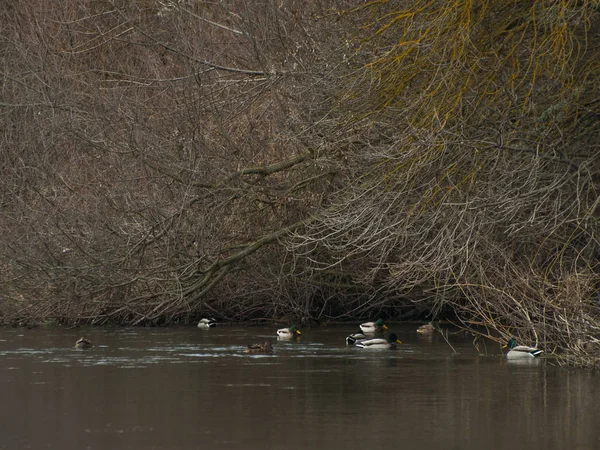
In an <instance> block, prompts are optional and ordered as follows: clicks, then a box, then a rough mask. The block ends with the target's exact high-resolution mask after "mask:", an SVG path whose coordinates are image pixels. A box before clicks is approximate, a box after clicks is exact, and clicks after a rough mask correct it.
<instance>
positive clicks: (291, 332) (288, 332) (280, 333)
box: [277, 325, 302, 339]
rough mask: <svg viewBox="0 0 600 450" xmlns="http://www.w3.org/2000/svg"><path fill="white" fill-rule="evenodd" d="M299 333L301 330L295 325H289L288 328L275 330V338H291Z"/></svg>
mask: <svg viewBox="0 0 600 450" xmlns="http://www.w3.org/2000/svg"><path fill="white" fill-rule="evenodd" d="M301 334H302V332H301V331H300V330H299V329H298V328H296V325H291V326H290V327H289V328H280V329H279V330H277V339H291V338H293V337H296V336H299V335H301Z"/></svg>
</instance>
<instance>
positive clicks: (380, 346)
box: [356, 333, 402, 350]
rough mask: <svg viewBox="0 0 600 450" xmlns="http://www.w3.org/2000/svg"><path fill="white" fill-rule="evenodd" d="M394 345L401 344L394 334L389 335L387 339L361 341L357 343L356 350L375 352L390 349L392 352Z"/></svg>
mask: <svg viewBox="0 0 600 450" xmlns="http://www.w3.org/2000/svg"><path fill="white" fill-rule="evenodd" d="M396 344H402V342H400V339H398V336H396V335H395V334H394V333H390V335H389V336H388V337H387V339H383V338H375V339H365V340H363V341H358V342H357V343H356V346H357V347H358V348H367V349H376V350H385V349H390V350H393V349H395V348H396Z"/></svg>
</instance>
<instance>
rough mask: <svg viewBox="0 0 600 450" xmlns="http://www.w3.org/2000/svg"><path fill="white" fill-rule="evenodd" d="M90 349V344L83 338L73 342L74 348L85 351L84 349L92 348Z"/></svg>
mask: <svg viewBox="0 0 600 450" xmlns="http://www.w3.org/2000/svg"><path fill="white" fill-rule="evenodd" d="M92 347H93V345H92V343H91V342H90V341H89V340H88V339H85V338H83V337H80V338H79V340H78V341H77V342H75V348H78V349H81V350H85V349H88V348H92Z"/></svg>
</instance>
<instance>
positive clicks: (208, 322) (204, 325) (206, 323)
mask: <svg viewBox="0 0 600 450" xmlns="http://www.w3.org/2000/svg"><path fill="white" fill-rule="evenodd" d="M216 326H217V321H216V320H215V319H213V318H210V319H206V318H204V319H201V320H200V322H198V328H201V329H203V330H208V329H210V328H214V327H216Z"/></svg>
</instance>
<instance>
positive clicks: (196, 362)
mask: <svg viewBox="0 0 600 450" xmlns="http://www.w3.org/2000/svg"><path fill="white" fill-rule="evenodd" d="M275 330H276V327H249V328H243V327H237V326H235V327H234V326H221V327H218V328H215V329H211V330H210V331H201V330H198V329H197V328H196V327H186V328H168V329H87V330H83V331H82V330H63V329H33V330H23V329H0V362H1V364H0V392H2V400H3V401H2V406H0V435H1V436H2V438H1V439H0V449H11V450H12V449H20V448H32V449H37V448H49V449H61V450H70V449H109V448H110V449H122V448H123V449H134V450H138V449H144V450H145V449H199V448H202V449H232V448H245V449H297V448H311V449H348V450H349V449H352V448H358V447H359V446H363V445H366V446H371V445H372V446H378V447H380V446H382V447H391V448H400V447H401V448H404V447H406V448H410V447H418V448H419V449H423V450H426V449H457V450H462V449H481V448H483V447H484V446H485V447H489V448H491V449H504V448H506V449H521V448H522V449H525V448H526V449H528V450H532V449H544V450H549V449H550V450H551V449H597V448H600V431H598V427H597V425H596V423H597V418H598V417H599V416H600V414H599V413H600V406H599V402H598V401H597V399H598V395H599V394H600V381H599V378H598V376H597V375H595V374H593V373H591V372H587V371H567V370H562V369H559V368H556V367H553V366H551V365H549V364H547V363H546V362H545V361H543V360H532V361H510V362H509V361H506V359H505V358H503V357H502V355H501V352H500V349H499V348H495V347H494V348H493V351H494V352H496V353H495V354H490V355H479V354H477V352H476V350H475V349H474V348H473V346H472V345H471V344H470V342H468V341H466V340H463V341H461V340H460V339H459V338H458V337H456V336H454V337H451V338H450V343H451V344H452V347H450V346H449V345H448V344H447V343H446V342H445V341H444V340H443V339H441V337H440V336H439V335H434V336H427V335H426V336H423V335H420V334H417V333H416V331H415V327H414V326H408V325H402V326H399V325H396V326H394V327H393V330H394V332H395V333H396V334H398V336H399V338H400V340H401V341H402V342H403V344H401V345H400V346H399V348H398V349H397V350H395V351H389V350H380V351H377V350H373V351H368V350H361V349H358V348H355V347H347V346H346V345H345V337H346V336H347V335H348V334H349V333H350V332H352V331H355V330H354V328H353V326H352V325H348V326H330V327H323V328H319V329H315V330H309V329H303V330H302V331H303V334H302V336H301V337H300V338H299V339H296V340H291V341H277V339H276V336H275ZM83 332H84V335H85V336H86V337H88V338H89V339H90V340H91V341H92V342H93V344H94V347H93V348H92V349H90V350H87V351H82V350H76V349H74V348H73V345H74V343H75V341H76V340H77V339H78V338H79V337H80V336H81V334H82V333H83ZM267 339H271V341H272V343H273V347H274V353H273V354H272V355H249V354H247V353H246V351H245V350H246V346H247V344H252V343H254V342H264V341H266V340H267ZM492 347H493V346H492ZM453 350H454V351H453Z"/></svg>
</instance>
